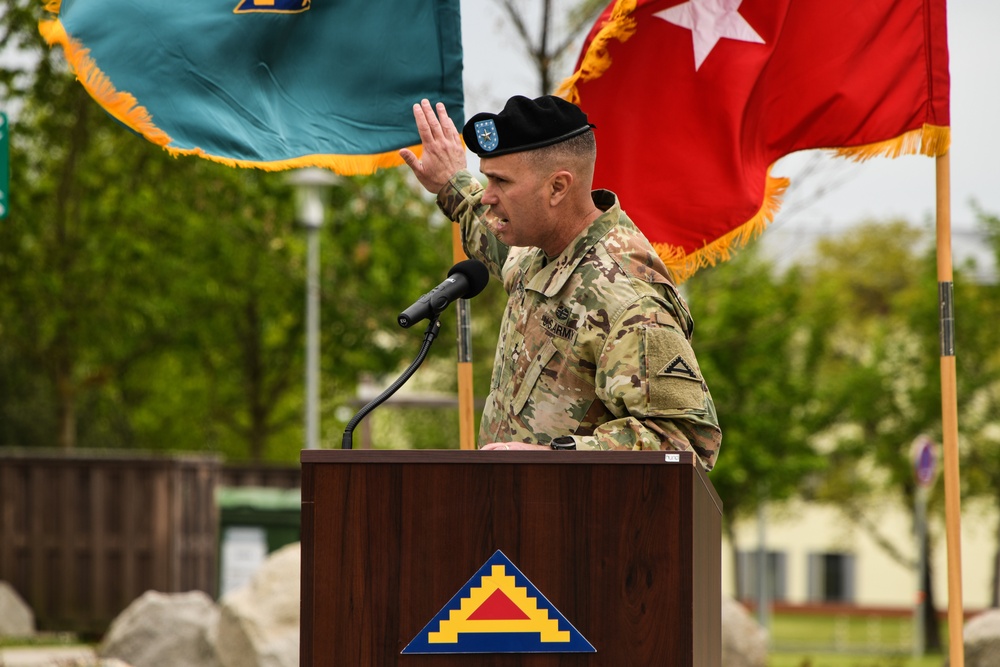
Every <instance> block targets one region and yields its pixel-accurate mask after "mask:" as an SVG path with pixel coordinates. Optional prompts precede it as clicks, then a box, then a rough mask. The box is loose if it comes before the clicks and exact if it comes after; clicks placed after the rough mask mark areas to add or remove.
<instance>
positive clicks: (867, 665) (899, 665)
mask: <svg viewBox="0 0 1000 667" xmlns="http://www.w3.org/2000/svg"><path fill="white" fill-rule="evenodd" d="M944 659H945V656H940V655H934V656H924V657H923V658H920V659H919V660H914V659H913V658H911V657H909V656H887V655H849V654H840V653H774V652H772V653H771V654H770V655H769V656H768V659H767V667H941V665H943V664H944Z"/></svg>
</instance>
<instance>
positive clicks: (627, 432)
mask: <svg viewBox="0 0 1000 667" xmlns="http://www.w3.org/2000/svg"><path fill="white" fill-rule="evenodd" d="M482 192H483V186H482V185H481V184H480V183H479V181H477V180H476V179H475V178H474V177H473V176H472V174H470V173H469V172H467V171H461V172H459V173H458V174H456V175H455V177H454V178H452V180H451V181H450V182H449V185H448V187H446V188H445V189H444V190H442V192H441V194H440V195H439V196H438V205H439V207H440V208H441V210H442V211H443V212H444V213H445V215H447V216H448V217H449V218H450V219H451V220H454V221H456V222H458V223H459V224H460V225H461V230H462V240H463V245H464V247H465V251H466V253H468V255H469V256H470V257H475V258H477V259H479V260H481V261H482V262H484V263H485V264H486V266H487V267H488V268H489V270H490V273H491V274H492V275H493V276H494V277H496V278H498V279H500V280H502V281H503V284H504V288H505V289H506V291H507V294H508V301H507V308H506V311H505V313H504V320H503V323H502V325H501V328H500V338H499V341H498V343H497V350H496V358H495V360H494V363H493V379H492V382H491V385H490V394H489V396H488V397H487V400H486V407H485V409H484V412H483V416H482V422H481V426H480V431H479V442H480V445H483V444H486V443H489V442H534V443H540V444H547V443H549V442H550V441H551V440H552V439H553V438H556V437H559V436H562V435H575V436H577V437H576V441H577V447H578V448H580V449H636V450H638V449H692V450H694V451H695V452H696V453H697V454H698V456H699V458H700V460H701V461H702V463H703V464H704V466H705V468H706V469H709V470H710V469H711V468H712V466H713V465H714V464H715V459H716V456H717V455H718V451H719V445H720V443H721V440H722V432H721V430H720V428H719V423H718V418H717V416H716V413H715V404H714V403H713V402H712V397H711V394H710V393H709V391H708V386H707V385H706V384H705V381H704V379H703V378H702V375H701V370H700V368H699V366H698V361H697V359H696V358H695V355H694V352H693V350H692V348H691V345H690V342H689V341H690V338H691V332H692V328H693V322H692V320H691V315H690V313H689V312H688V308H687V305H686V304H685V303H684V301H683V299H682V298H681V296H680V295H679V294H678V293H677V289H676V287H675V286H674V284H673V282H672V281H671V280H670V278H669V277H668V273H667V269H666V267H665V266H664V264H663V262H662V260H660V258H659V257H658V256H657V255H656V252H655V251H654V250H653V248H652V247H651V246H650V244H649V242H648V241H647V240H646V238H645V237H644V236H643V235H642V233H641V232H640V231H639V229H638V228H637V227H636V226H635V224H634V223H633V222H632V221H631V220H629V218H628V217H627V216H626V215H625V214H624V213H623V212H622V210H621V208H620V207H619V206H618V203H617V199H616V197H615V195H614V194H613V193H611V192H608V191H595V192H594V202H595V204H596V205H597V206H598V208H600V209H601V210H602V211H604V213H603V214H602V215H601V216H600V217H599V218H598V219H597V220H596V221H594V223H593V224H592V225H591V226H590V227H589V228H587V229H586V230H584V231H583V232H581V234H580V235H579V236H578V237H577V238H576V239H575V240H573V241H572V242H571V243H570V244H569V245H568V246H567V247H566V248H565V249H564V250H563V252H562V253H561V254H560V255H559V256H558V257H555V258H553V259H547V258H546V257H545V255H544V253H542V251H541V250H539V249H538V248H510V247H508V246H506V245H504V244H503V243H501V242H500V241H499V240H498V239H497V238H496V237H495V236H494V235H493V234H492V233H491V232H490V231H489V229H488V228H487V226H486V224H485V221H484V215H485V214H486V212H487V211H488V210H489V206H487V205H483V204H482V203H481V199H482Z"/></svg>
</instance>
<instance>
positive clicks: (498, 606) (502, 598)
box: [469, 588, 528, 621]
mask: <svg viewBox="0 0 1000 667" xmlns="http://www.w3.org/2000/svg"><path fill="white" fill-rule="evenodd" d="M469 620H470V621H526V620H528V615H527V614H525V613H524V612H523V611H522V610H521V608H520V607H518V606H517V605H516V604H514V603H513V602H512V601H511V599H510V598H509V597H507V595H506V594H505V593H504V592H503V591H502V590H500V589H499V588H498V589H496V590H495V591H493V593H492V594H491V595H490V596H489V597H488V598H486V600H484V601H483V603H482V604H481V605H479V609H477V610H475V611H474V612H472V613H471V614H469Z"/></svg>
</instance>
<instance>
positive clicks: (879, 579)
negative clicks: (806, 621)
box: [722, 482, 998, 611]
mask: <svg viewBox="0 0 1000 667" xmlns="http://www.w3.org/2000/svg"><path fill="white" fill-rule="evenodd" d="M939 483H940V482H939ZM929 514H930V515H929V522H928V523H929V530H930V535H931V539H932V547H933V555H932V567H933V575H934V596H935V602H936V605H937V607H938V609H939V610H942V611H943V610H946V609H947V607H948V572H947V568H948V560H947V547H946V539H945V526H944V514H943V511H940V512H939V511H936V510H934V509H932V510H931V511H930V513H929ZM866 519H867V521H868V522H870V525H872V526H875V527H877V530H878V536H877V537H874V536H873V535H872V534H871V532H870V531H868V530H866V529H864V528H862V527H859V526H858V525H855V524H854V523H853V522H851V521H850V520H848V519H847V518H846V517H845V516H844V515H843V514H842V513H841V512H840V511H839V510H838V509H836V508H834V507H828V506H820V505H812V504H806V503H803V502H802V501H792V502H790V503H788V504H784V505H773V506H771V507H769V508H768V509H767V511H766V512H765V514H764V521H763V523H764V537H765V539H764V543H765V546H766V551H767V552H768V559H767V560H768V565H769V569H770V570H771V572H772V575H771V576H772V577H773V583H772V586H771V587H770V589H771V590H770V595H771V597H772V599H774V600H775V601H776V602H780V603H784V604H791V605H804V604H823V603H847V604H853V605H857V606H861V607H880V608H898V609H908V608H912V607H913V606H914V604H915V601H916V599H917V590H918V589H917V574H916V569H915V568H914V567H913V566H912V565H908V564H904V563H901V562H900V559H905V561H906V562H907V563H911V564H912V563H916V561H917V549H916V539H915V537H914V534H913V528H912V518H911V513H908V512H903V511H901V509H898V508H897V507H895V506H890V505H887V506H886V507H882V508H879V507H873V508H871V509H870V510H869V511H868V513H867V517H866ZM997 526H998V516H997V511H996V509H995V508H994V507H988V506H987V505H986V504H985V503H982V502H976V503H972V502H969V503H966V504H964V505H963V507H962V522H961V535H962V539H961V553H962V598H963V608H964V609H965V610H967V611H974V610H979V609H983V608H986V607H989V606H990V602H991V599H992V596H991V588H992V586H994V580H993V569H994V558H995V555H996V550H997V538H998V535H997ZM736 540H737V543H738V545H739V548H740V553H739V556H738V560H739V561H740V562H739V566H740V567H741V568H742V569H741V571H742V572H744V573H745V576H744V577H743V580H744V581H743V584H744V585H743V588H744V590H743V591H737V590H736V582H735V576H734V567H733V562H732V560H733V556H732V550H731V548H730V545H729V544H728V541H727V542H725V543H724V544H723V558H722V567H723V570H722V586H723V591H724V592H725V593H726V594H728V595H731V596H735V597H737V598H741V599H747V598H753V599H755V598H756V582H757V576H756V572H755V568H754V564H755V563H756V552H757V549H758V544H759V530H758V524H757V521H756V520H747V521H744V522H742V523H741V524H740V525H738V526H737V530H736ZM880 543H881V544H880ZM882 544H884V545H887V547H888V548H885V547H883V546H882ZM890 550H892V551H895V552H896V556H897V557H895V558H894V557H893V556H891V555H890V554H889V551H890Z"/></svg>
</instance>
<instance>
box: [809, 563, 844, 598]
mask: <svg viewBox="0 0 1000 667" xmlns="http://www.w3.org/2000/svg"><path fill="white" fill-rule="evenodd" d="M854 571H855V557H854V555H853V554H847V553H812V554H809V591H808V593H809V601H810V602H854Z"/></svg>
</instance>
